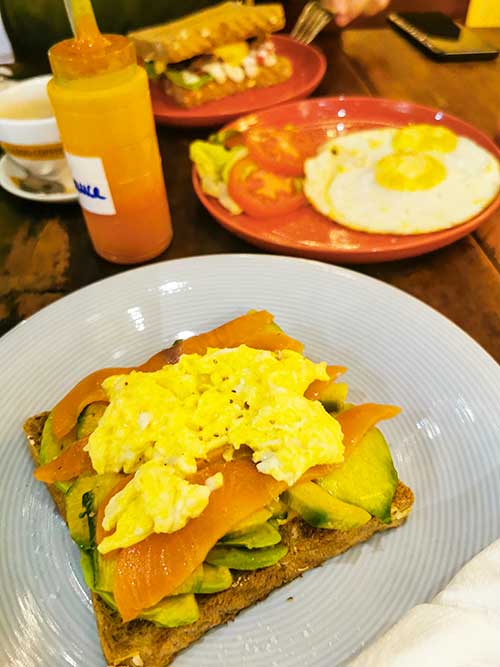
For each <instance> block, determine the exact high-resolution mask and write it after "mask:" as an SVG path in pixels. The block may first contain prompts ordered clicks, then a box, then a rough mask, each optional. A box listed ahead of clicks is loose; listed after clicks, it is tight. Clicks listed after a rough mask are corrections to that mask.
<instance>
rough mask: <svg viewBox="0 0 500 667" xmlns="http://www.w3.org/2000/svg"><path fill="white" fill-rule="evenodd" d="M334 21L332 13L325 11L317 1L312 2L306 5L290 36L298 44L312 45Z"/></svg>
mask: <svg viewBox="0 0 500 667" xmlns="http://www.w3.org/2000/svg"><path fill="white" fill-rule="evenodd" d="M332 19H333V14H332V12H329V11H328V9H325V8H324V7H323V6H322V5H321V3H320V2H318V1H317V0H312V1H311V2H308V3H307V4H306V5H305V7H304V9H303V10H302V12H301V14H300V16H299V18H298V19H297V23H296V24H295V25H294V27H293V29H292V32H291V33H290V36H291V37H293V39H295V40H296V41H297V42H302V44H310V43H311V42H312V41H313V39H314V38H315V37H316V35H318V34H319V33H320V32H321V31H322V30H323V28H324V27H325V26H326V25H328V23H330V21H331V20H332Z"/></svg>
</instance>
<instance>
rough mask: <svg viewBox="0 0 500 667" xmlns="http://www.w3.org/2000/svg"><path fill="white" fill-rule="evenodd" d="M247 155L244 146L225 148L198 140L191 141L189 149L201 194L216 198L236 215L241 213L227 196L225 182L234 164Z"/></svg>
mask: <svg viewBox="0 0 500 667" xmlns="http://www.w3.org/2000/svg"><path fill="white" fill-rule="evenodd" d="M247 153H248V151H247V149H246V148H245V147H244V146H234V147H233V148H225V147H224V146H221V145H220V144H213V143H210V142H209V141H201V140H200V139H197V140H196V141H193V143H192V144H191V146H190V147H189V157H190V158H191V160H192V161H193V162H194V164H195V165H196V170H197V171H198V175H199V176H200V179H201V187H202V190H203V192H205V193H206V194H207V195H210V196H211V197H216V198H217V199H218V200H219V202H220V203H221V205H222V206H224V208H227V209H228V211H230V212H231V213H234V214H236V215H237V214H239V213H241V208H240V207H239V206H238V204H236V202H235V201H233V200H232V199H231V197H230V196H229V194H228V192H227V181H228V178H229V172H230V171H231V168H232V166H233V165H234V163H235V162H237V161H238V160H240V159H241V158H243V157H245V156H246V155H247Z"/></svg>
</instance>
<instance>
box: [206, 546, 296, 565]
mask: <svg viewBox="0 0 500 667" xmlns="http://www.w3.org/2000/svg"><path fill="white" fill-rule="evenodd" d="M287 553H288V547H286V546H285V545H284V544H277V545H276V546H274V547H265V548H264V549H244V548H241V547H226V546H221V545H219V546H215V547H214V548H213V549H212V550H211V551H209V552H208V554H207V557H206V559H205V560H206V562H207V563H209V564H210V565H222V566H224V567H228V568H230V569H231V570H258V569H260V568H262V567H269V566H270V565H275V564H276V563H277V562H278V561H280V560H281V559H282V558H283V557H284V556H285V555H286V554H287Z"/></svg>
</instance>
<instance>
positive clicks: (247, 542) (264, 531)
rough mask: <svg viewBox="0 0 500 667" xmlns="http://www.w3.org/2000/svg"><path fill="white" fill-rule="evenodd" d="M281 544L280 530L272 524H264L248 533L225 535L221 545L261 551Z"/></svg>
mask: <svg viewBox="0 0 500 667" xmlns="http://www.w3.org/2000/svg"><path fill="white" fill-rule="evenodd" d="M279 542H281V535H280V532H279V530H277V529H276V528H274V527H273V526H271V524H270V523H267V522H266V523H262V524H260V525H258V526H255V527H254V528H250V529H249V530H247V531H246V532H244V531H241V532H239V533H236V534H235V533H230V534H228V535H224V537H223V538H222V539H221V540H220V544H227V545H232V546H240V547H246V548H247V549H260V548H262V547H272V546H274V545H275V544H278V543H279Z"/></svg>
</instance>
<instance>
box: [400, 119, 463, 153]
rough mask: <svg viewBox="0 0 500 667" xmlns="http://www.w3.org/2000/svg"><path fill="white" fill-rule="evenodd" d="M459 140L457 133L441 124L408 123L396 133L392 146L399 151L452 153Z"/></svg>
mask: <svg viewBox="0 0 500 667" xmlns="http://www.w3.org/2000/svg"><path fill="white" fill-rule="evenodd" d="M457 141H458V139H457V135H456V134H455V133H454V132H452V131H451V130H449V129H448V128H447V127H442V126H441V125H425V124H421V125H407V126H406V127H403V128H401V129H400V130H398V131H397V132H396V133H395V135H394V137H393V139H392V146H393V148H394V150H395V151H397V152H410V153H416V152H420V151H439V152H440V153H450V152H451V151H454V150H455V148H456V147H457Z"/></svg>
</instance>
